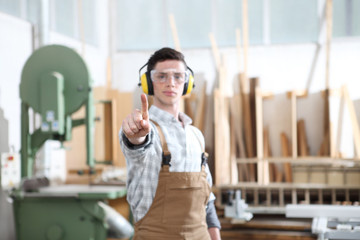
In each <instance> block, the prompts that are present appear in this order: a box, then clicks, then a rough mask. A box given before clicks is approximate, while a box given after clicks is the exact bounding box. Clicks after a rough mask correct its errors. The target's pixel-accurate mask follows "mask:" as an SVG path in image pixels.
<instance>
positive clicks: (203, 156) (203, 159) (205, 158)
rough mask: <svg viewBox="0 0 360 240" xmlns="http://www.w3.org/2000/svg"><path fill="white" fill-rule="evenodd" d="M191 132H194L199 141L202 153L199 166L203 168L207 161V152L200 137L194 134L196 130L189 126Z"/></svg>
mask: <svg viewBox="0 0 360 240" xmlns="http://www.w3.org/2000/svg"><path fill="white" fill-rule="evenodd" d="M191 130H192V132H193V133H194V135H195V136H196V138H197V140H198V141H199V143H200V146H201V150H202V152H203V153H202V154H201V167H202V168H204V167H205V165H206V164H207V162H208V157H209V154H208V153H207V152H205V147H204V146H203V144H202V142H201V139H200V137H199V136H198V135H197V134H196V132H195V131H194V130H193V129H192V128H191Z"/></svg>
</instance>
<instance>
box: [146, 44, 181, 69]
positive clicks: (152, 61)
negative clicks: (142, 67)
mask: <svg viewBox="0 0 360 240" xmlns="http://www.w3.org/2000/svg"><path fill="white" fill-rule="evenodd" d="M166 60H178V61H181V62H183V63H184V65H185V68H186V67H187V65H186V62H185V57H184V55H183V54H182V53H181V52H179V51H176V50H175V49H172V48H169V47H164V48H161V49H159V50H157V51H156V52H154V54H153V55H151V57H150V58H149V60H148V64H147V71H148V72H150V71H151V70H153V69H154V68H155V65H156V63H158V62H163V61H166Z"/></svg>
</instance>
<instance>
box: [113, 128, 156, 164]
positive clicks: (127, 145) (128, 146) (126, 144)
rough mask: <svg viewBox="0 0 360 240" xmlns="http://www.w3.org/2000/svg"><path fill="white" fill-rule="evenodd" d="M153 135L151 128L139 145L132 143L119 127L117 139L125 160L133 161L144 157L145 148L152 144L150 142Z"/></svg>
mask: <svg viewBox="0 0 360 240" xmlns="http://www.w3.org/2000/svg"><path fill="white" fill-rule="evenodd" d="M153 136H154V133H153V129H151V131H150V133H149V134H148V135H147V136H146V138H145V142H144V143H142V144H139V145H134V144H132V143H131V142H130V141H129V139H128V138H127V137H126V136H125V134H124V133H123V131H122V128H121V129H120V131H119V140H120V146H121V149H122V151H123V153H124V155H125V158H126V159H127V160H128V159H131V160H132V161H135V162H136V161H141V160H143V159H145V155H146V154H147V153H148V152H147V149H148V148H149V147H150V146H151V145H152V144H151V143H152V141H153ZM134 150H136V151H134Z"/></svg>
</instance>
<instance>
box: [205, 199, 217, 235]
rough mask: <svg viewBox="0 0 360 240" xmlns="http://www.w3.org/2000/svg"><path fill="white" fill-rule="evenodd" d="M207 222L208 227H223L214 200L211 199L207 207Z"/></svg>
mask: <svg viewBox="0 0 360 240" xmlns="http://www.w3.org/2000/svg"><path fill="white" fill-rule="evenodd" d="M206 223H207V225H208V228H212V227H216V228H219V229H221V225H220V221H219V218H218V216H217V214H216V209H215V204H214V201H209V202H208V204H207V208H206Z"/></svg>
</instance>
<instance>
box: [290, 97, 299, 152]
mask: <svg viewBox="0 0 360 240" xmlns="http://www.w3.org/2000/svg"><path fill="white" fill-rule="evenodd" d="M296 112H297V108H296V93H295V92H292V93H291V145H292V151H291V152H292V157H293V158H297V155H298V154H297V130H296V120H297V114H296Z"/></svg>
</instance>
